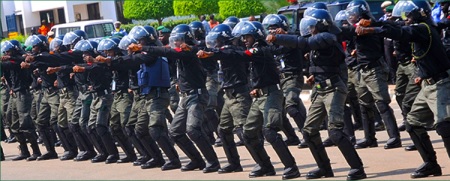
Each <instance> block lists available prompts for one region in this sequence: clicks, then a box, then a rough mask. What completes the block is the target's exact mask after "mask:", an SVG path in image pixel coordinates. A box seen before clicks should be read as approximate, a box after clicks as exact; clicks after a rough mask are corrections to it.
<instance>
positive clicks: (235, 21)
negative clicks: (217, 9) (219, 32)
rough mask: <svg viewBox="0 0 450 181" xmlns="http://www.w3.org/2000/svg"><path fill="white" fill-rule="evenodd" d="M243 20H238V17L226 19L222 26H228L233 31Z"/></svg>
mask: <svg viewBox="0 0 450 181" xmlns="http://www.w3.org/2000/svg"><path fill="white" fill-rule="evenodd" d="M240 21H241V20H239V18H236V16H230V17H228V18H227V19H225V20H224V21H223V22H222V24H226V25H228V26H230V27H231V29H233V28H234V27H235V26H236V25H237V24H238V23H239V22H240Z"/></svg>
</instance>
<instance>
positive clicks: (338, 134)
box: [330, 129, 367, 180]
mask: <svg viewBox="0 0 450 181" xmlns="http://www.w3.org/2000/svg"><path fill="white" fill-rule="evenodd" d="M330 139H331V140H332V141H333V142H334V144H336V145H337V146H338V148H339V150H340V151H341V153H342V155H344V158H345V160H346V161H347V163H348V165H350V168H351V170H350V172H349V174H348V175H347V180H360V179H364V178H367V175H366V173H365V172H364V168H363V163H362V161H361V158H360V157H359V155H358V153H357V152H356V150H355V148H354V147H353V145H352V143H351V142H350V140H349V138H348V136H347V135H345V134H344V132H343V131H342V130H339V129H332V130H330Z"/></svg>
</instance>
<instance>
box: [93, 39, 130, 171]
mask: <svg viewBox="0 0 450 181" xmlns="http://www.w3.org/2000/svg"><path fill="white" fill-rule="evenodd" d="M119 43H120V40H119V39H118V38H110V39H103V40H102V41H100V43H99V45H98V49H97V50H98V51H101V52H104V54H105V55H106V56H107V57H116V56H121V55H122V51H120V49H119V48H118V45H119ZM99 57H100V56H99ZM111 68H112V71H113V79H112V83H111V90H112V92H113V94H114V101H113V104H112V106H111V113H110V120H109V125H110V129H111V134H112V136H113V137H114V138H115V140H117V142H118V143H119V145H120V147H122V150H123V151H124V152H125V154H126V157H125V158H122V159H120V160H118V161H117V163H128V162H134V161H135V160H136V159H137V158H136V153H135V152H134V149H133V146H132V145H131V142H130V141H129V140H130V139H129V136H127V132H126V130H125V127H126V125H127V123H128V119H129V117H130V112H131V106H132V104H133V97H132V95H131V94H130V93H129V92H128V88H129V80H130V77H129V69H127V68H126V67H124V66H122V65H119V64H112V65H111Z"/></svg>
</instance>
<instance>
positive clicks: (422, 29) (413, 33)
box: [381, 24, 433, 42]
mask: <svg viewBox="0 0 450 181" xmlns="http://www.w3.org/2000/svg"><path fill="white" fill-rule="evenodd" d="M381 28H382V29H383V30H384V31H383V32H382V33H381V34H382V35H383V36H385V37H387V38H391V39H393V40H399V41H405V42H427V41H429V39H430V36H431V35H430V33H431V32H429V31H432V30H431V28H433V27H430V26H429V25H424V24H419V25H412V26H401V27H398V26H393V25H391V24H385V25H383V26H382V27H381Z"/></svg>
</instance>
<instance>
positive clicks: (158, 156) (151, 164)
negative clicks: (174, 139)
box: [139, 133, 166, 169]
mask: <svg viewBox="0 0 450 181" xmlns="http://www.w3.org/2000/svg"><path fill="white" fill-rule="evenodd" d="M139 140H140V141H141V143H142V144H143V145H144V148H145V150H147V152H148V153H149V154H150V156H151V157H152V159H150V160H149V161H147V162H146V163H144V164H142V165H141V168H142V169H149V168H157V167H162V166H163V165H164V164H165V163H166V162H165V160H164V158H163V156H162V153H161V150H160V149H159V147H158V145H157V144H156V142H155V140H153V138H152V137H151V136H150V134H149V133H147V134H146V135H144V136H141V137H139Z"/></svg>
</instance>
